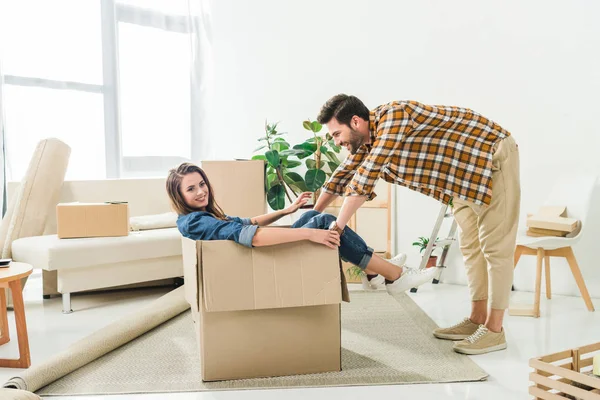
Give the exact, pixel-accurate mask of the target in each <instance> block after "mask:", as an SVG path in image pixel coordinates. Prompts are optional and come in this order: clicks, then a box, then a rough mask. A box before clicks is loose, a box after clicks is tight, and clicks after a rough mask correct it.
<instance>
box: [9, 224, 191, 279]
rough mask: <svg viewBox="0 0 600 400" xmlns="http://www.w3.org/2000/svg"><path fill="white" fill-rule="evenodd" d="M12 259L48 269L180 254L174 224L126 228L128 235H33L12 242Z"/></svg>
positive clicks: (177, 234) (179, 242)
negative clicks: (70, 236) (77, 236)
mask: <svg viewBox="0 0 600 400" xmlns="http://www.w3.org/2000/svg"><path fill="white" fill-rule="evenodd" d="M12 254H13V259H14V260H15V261H20V262H25V263H28V264H31V265H33V266H34V267H35V268H42V269H45V270H48V271H52V270H57V269H63V268H79V267H88V266H91V265H99V264H111V263H118V262H127V261H132V260H140V259H146V258H160V257H169V256H178V255H181V234H180V233H179V231H178V230H177V228H168V229H153V230H147V231H139V232H130V233H129V236H121V237H100V238H81V239H59V238H58V237H57V236H56V235H45V236H33V237H28V238H23V239H18V240H15V241H14V242H13V244H12Z"/></svg>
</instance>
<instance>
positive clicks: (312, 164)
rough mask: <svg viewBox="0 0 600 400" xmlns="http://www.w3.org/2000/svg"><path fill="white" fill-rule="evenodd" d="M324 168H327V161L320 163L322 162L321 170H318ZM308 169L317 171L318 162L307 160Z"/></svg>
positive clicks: (320, 164)
mask: <svg viewBox="0 0 600 400" xmlns="http://www.w3.org/2000/svg"><path fill="white" fill-rule="evenodd" d="M324 166H325V161H320V162H319V168H318V169H321V168H323V167H324ZM306 167H307V168H308V169H316V168H317V162H316V161H315V160H310V159H309V160H306Z"/></svg>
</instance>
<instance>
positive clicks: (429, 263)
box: [425, 256, 437, 268]
mask: <svg viewBox="0 0 600 400" xmlns="http://www.w3.org/2000/svg"><path fill="white" fill-rule="evenodd" d="M436 265H437V256H432V257H429V260H427V266H426V267H425V268H431V267H435V266H436Z"/></svg>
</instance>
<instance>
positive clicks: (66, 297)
mask: <svg viewBox="0 0 600 400" xmlns="http://www.w3.org/2000/svg"><path fill="white" fill-rule="evenodd" d="M62 307H63V309H62V312H63V314H71V313H72V312H73V310H72V309H71V293H63V294H62Z"/></svg>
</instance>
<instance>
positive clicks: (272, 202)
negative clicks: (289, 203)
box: [267, 183, 285, 210]
mask: <svg viewBox="0 0 600 400" xmlns="http://www.w3.org/2000/svg"><path fill="white" fill-rule="evenodd" d="M267 202H268V203H269V206H270V207H271V208H272V209H273V210H282V209H283V208H284V207H285V189H284V188H283V185H282V184H281V183H280V184H278V185H275V186H273V187H271V188H270V189H269V191H268V192H267Z"/></svg>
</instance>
